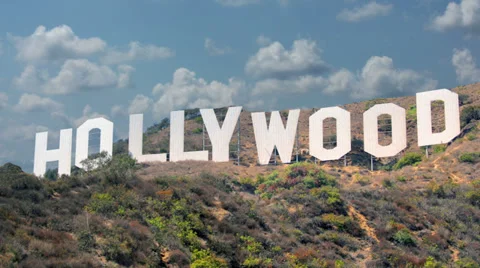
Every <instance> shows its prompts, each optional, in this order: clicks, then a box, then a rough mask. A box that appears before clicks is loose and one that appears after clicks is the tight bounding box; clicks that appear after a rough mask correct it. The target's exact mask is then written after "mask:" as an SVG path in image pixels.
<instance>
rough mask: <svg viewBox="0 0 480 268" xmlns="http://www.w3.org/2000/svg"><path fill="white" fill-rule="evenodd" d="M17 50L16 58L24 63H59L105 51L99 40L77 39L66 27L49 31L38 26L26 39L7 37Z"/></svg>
mask: <svg viewBox="0 0 480 268" xmlns="http://www.w3.org/2000/svg"><path fill="white" fill-rule="evenodd" d="M9 37H10V39H11V41H12V42H13V44H14V45H15V47H16V49H17V58H18V59H19V60H21V61H25V62H43V61H61V60H65V59H69V58H78V57H86V56H89V55H92V54H95V53H98V52H101V51H103V50H104V49H105V47H106V45H107V44H106V43H105V41H103V40H102V39H100V38H96V37H94V38H87V39H82V38H79V37H78V36H77V35H75V33H74V32H73V31H72V29H71V28H70V27H69V26H67V25H61V26H58V27H55V28H53V29H51V30H47V29H46V28H45V26H38V27H37V29H36V30H35V32H34V33H33V34H32V35H30V36H27V37H20V36H13V35H9Z"/></svg>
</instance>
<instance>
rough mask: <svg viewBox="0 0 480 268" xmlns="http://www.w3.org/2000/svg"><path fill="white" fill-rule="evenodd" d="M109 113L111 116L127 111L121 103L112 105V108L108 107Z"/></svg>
mask: <svg viewBox="0 0 480 268" xmlns="http://www.w3.org/2000/svg"><path fill="white" fill-rule="evenodd" d="M110 114H111V115H112V117H119V116H125V115H127V112H126V111H125V108H124V107H123V106H122V105H114V106H113V107H112V109H110Z"/></svg>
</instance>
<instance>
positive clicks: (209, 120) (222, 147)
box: [200, 107, 242, 162]
mask: <svg viewBox="0 0 480 268" xmlns="http://www.w3.org/2000/svg"><path fill="white" fill-rule="evenodd" d="M241 111H242V107H230V108H228V112H227V115H226V117H225V120H224V121H223V125H222V127H221V128H220V125H219V124H218V120H217V116H216V115H215V112H214V110H213V109H201V110H200V113H201V114H202V119H203V123H204V124H205V128H206V129H207V132H208V137H210V140H211V142H212V160H213V161H214V162H228V160H229V159H230V157H229V151H230V140H231V139H232V135H233V131H234V130H235V126H236V125H237V121H238V118H239V117H240V112H241Z"/></svg>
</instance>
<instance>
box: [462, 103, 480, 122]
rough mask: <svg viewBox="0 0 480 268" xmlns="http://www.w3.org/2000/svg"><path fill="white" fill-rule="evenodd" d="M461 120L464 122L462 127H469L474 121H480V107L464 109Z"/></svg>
mask: <svg viewBox="0 0 480 268" xmlns="http://www.w3.org/2000/svg"><path fill="white" fill-rule="evenodd" d="M460 120H461V122H462V127H464V126H466V125H468V124H469V123H470V122H472V121H474V120H480V106H478V105H477V106H468V107H467V108H465V109H463V110H462V113H461V115H460Z"/></svg>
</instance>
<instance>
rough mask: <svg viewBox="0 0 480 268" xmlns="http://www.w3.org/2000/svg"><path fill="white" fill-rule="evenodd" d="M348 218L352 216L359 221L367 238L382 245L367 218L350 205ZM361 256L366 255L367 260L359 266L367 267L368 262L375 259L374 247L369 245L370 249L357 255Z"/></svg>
mask: <svg viewBox="0 0 480 268" xmlns="http://www.w3.org/2000/svg"><path fill="white" fill-rule="evenodd" d="M348 216H350V217H351V218H353V219H357V220H358V223H359V225H360V228H362V230H364V231H365V233H366V234H367V236H368V237H370V238H372V239H373V240H375V242H377V243H380V240H378V237H377V235H376V234H375V229H374V228H372V227H370V226H369V225H368V221H367V218H365V216H364V215H363V214H362V213H360V212H359V211H358V210H356V209H355V208H354V207H353V206H352V205H348ZM369 244H370V243H369ZM360 254H362V255H365V256H366V258H365V259H364V260H363V261H362V262H361V263H359V264H361V265H362V267H367V262H368V261H371V260H372V259H373V256H372V245H369V246H368V247H365V248H364V249H362V250H360V251H359V252H358V253H357V255H360Z"/></svg>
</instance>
